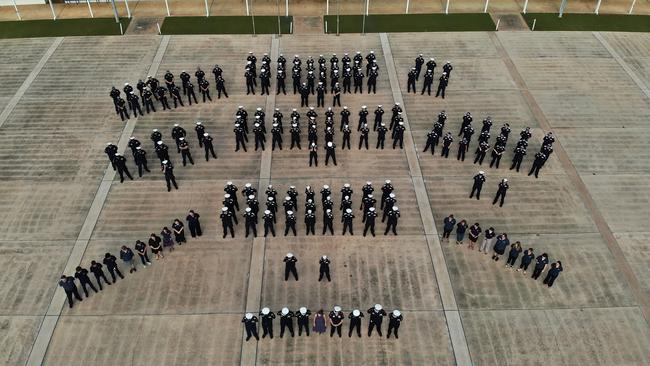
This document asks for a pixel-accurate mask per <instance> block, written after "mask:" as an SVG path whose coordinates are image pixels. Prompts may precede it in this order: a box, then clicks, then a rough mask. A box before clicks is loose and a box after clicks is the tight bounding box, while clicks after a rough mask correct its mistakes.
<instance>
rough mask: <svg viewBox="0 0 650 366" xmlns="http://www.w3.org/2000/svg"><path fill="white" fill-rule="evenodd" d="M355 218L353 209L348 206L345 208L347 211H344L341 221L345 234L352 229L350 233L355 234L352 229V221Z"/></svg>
mask: <svg viewBox="0 0 650 366" xmlns="http://www.w3.org/2000/svg"><path fill="white" fill-rule="evenodd" d="M353 220H354V214H353V213H352V209H350V208H348V209H346V210H345V213H343V215H342V217H341V222H342V223H343V234H341V235H345V233H346V232H347V231H348V229H349V230H350V235H354V232H353V231H352V223H353Z"/></svg>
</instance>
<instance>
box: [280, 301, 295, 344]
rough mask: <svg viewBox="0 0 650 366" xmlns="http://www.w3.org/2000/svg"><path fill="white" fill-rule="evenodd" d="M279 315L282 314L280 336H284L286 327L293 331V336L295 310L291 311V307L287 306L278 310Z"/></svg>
mask: <svg viewBox="0 0 650 366" xmlns="http://www.w3.org/2000/svg"><path fill="white" fill-rule="evenodd" d="M278 315H279V316H280V338H283V337H284V330H285V329H289V333H291V337H292V338H293V337H294V333H293V317H294V316H295V315H294V314H293V311H289V308H286V307H285V308H282V310H280V311H278Z"/></svg>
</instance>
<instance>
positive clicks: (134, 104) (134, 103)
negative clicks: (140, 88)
mask: <svg viewBox="0 0 650 366" xmlns="http://www.w3.org/2000/svg"><path fill="white" fill-rule="evenodd" d="M126 97H127V99H128V101H129V105H130V106H131V110H132V111H133V116H134V117H136V118H137V117H138V112H140V115H141V116H143V115H144V113H142V108H140V98H138V96H137V95H135V94H134V93H133V92H131V93H130V94H128V95H127V96H126Z"/></svg>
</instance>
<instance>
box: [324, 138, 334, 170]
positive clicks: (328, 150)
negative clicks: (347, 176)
mask: <svg viewBox="0 0 650 366" xmlns="http://www.w3.org/2000/svg"><path fill="white" fill-rule="evenodd" d="M330 158H332V162H333V163H334V165H336V145H334V143H333V142H331V141H330V142H328V143H327V145H326V147H325V166H327V165H328V163H329V160H330Z"/></svg>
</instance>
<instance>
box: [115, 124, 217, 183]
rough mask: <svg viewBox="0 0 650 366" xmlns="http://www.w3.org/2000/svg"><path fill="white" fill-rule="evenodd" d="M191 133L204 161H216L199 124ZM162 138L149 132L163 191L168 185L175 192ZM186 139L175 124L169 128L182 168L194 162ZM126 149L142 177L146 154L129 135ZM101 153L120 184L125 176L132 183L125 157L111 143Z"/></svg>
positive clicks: (215, 155)
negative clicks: (193, 132) (181, 161)
mask: <svg viewBox="0 0 650 366" xmlns="http://www.w3.org/2000/svg"><path fill="white" fill-rule="evenodd" d="M194 130H195V131H196V136H197V139H198V141H199V147H202V148H203V149H204V150H205V161H210V156H212V158H214V159H216V158H217V154H216V153H215V152H214V143H213V141H214V139H213V138H212V136H210V134H209V133H207V132H206V131H205V126H204V125H203V123H202V122H196V125H195V127H194ZM162 137H163V136H162V133H161V132H160V131H158V129H154V130H153V131H152V133H151V136H150V139H151V141H152V142H153V147H154V151H155V152H156V155H157V156H158V159H160V167H161V171H162V172H163V174H164V176H165V180H166V181H167V191H171V186H172V184H173V185H174V187H175V188H176V189H178V184H177V183H176V176H175V175H174V165H173V164H172V162H171V158H170V156H169V147H168V146H167V145H165V143H164V142H163V141H162ZM186 137H187V131H185V129H184V128H183V127H181V126H180V125H179V124H177V123H176V124H174V127H172V130H171V138H172V139H174V141H175V142H176V150H177V153H179V154H181V157H182V159H183V166H186V165H187V163H188V162H189V163H190V164H191V165H194V159H193V158H192V153H191V151H190V145H189V142H188V140H187V139H186ZM127 146H128V147H129V148H130V149H131V154H132V155H133V161H134V162H135V165H136V166H137V168H138V175H139V176H140V177H142V174H143V172H144V171H146V172H151V170H149V166H148V161H147V152H146V151H145V150H144V149H143V148H142V143H141V142H140V141H139V140H138V139H136V138H135V137H134V136H131V137H130V138H129V142H128V145H127ZM104 153H105V154H106V156H107V157H108V160H109V161H110V163H111V166H112V167H113V170H115V171H117V173H118V174H119V175H120V183H124V176H125V175H126V176H127V177H128V178H129V179H131V180H133V176H132V175H131V172H130V171H129V168H128V166H127V165H126V162H127V158H126V157H125V156H124V155H122V154H121V153H119V152H118V147H117V145H115V144H113V143H112V142H109V143H107V144H106V148H104Z"/></svg>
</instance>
